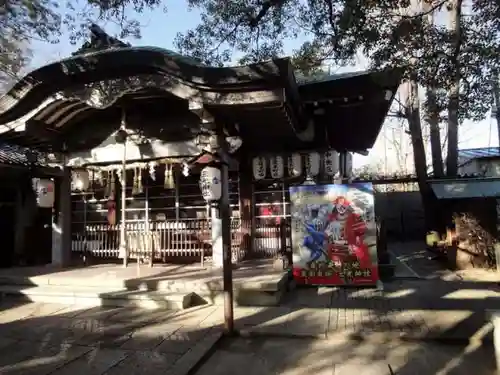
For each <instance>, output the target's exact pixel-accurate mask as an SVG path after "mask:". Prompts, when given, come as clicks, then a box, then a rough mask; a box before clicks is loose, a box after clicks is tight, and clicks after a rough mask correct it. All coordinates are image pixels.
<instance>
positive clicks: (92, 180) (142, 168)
mask: <svg viewBox="0 0 500 375" xmlns="http://www.w3.org/2000/svg"><path fill="white" fill-rule="evenodd" d="M160 165H164V166H165V171H164V173H163V174H162V176H158V173H157V167H158V166H160ZM126 169H127V170H132V171H133V172H134V176H133V182H132V186H131V187H132V194H133V195H137V194H141V193H142V192H143V190H144V188H143V176H144V174H145V173H146V174H149V177H150V179H151V180H153V181H158V182H159V181H160V178H161V177H163V185H164V187H165V189H174V188H175V179H174V166H173V163H171V162H165V161H153V162H147V163H130V164H128V165H127V168H126ZM116 182H118V183H120V184H121V185H123V181H122V168H121V167H120V166H117V165H108V166H102V167H101V166H91V167H89V168H88V169H77V168H75V169H73V171H72V177H71V190H72V191H79V192H83V191H87V190H89V189H90V188H92V187H93V186H95V185H98V186H100V187H103V188H105V190H106V195H107V196H112V195H114V193H115V184H116ZM160 183H161V182H160Z"/></svg>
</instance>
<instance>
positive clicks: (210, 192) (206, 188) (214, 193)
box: [200, 167, 222, 202]
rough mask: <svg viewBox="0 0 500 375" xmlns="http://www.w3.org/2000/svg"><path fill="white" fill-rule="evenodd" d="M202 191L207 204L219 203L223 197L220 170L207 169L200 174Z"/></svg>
mask: <svg viewBox="0 0 500 375" xmlns="http://www.w3.org/2000/svg"><path fill="white" fill-rule="evenodd" d="M200 189H201V195H202V196H203V199H205V200H206V201H207V202H211V201H217V200H219V199H220V197H221V195H222V185H221V172H220V170H219V169H218V168H214V167H205V168H203V169H202V171H201V173H200Z"/></svg>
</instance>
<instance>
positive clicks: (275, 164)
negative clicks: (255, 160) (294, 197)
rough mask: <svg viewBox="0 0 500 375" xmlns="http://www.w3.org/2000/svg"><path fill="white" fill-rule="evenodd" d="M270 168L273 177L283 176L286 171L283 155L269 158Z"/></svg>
mask: <svg viewBox="0 0 500 375" xmlns="http://www.w3.org/2000/svg"><path fill="white" fill-rule="evenodd" d="M269 169H270V170H271V177H272V178H275V179H276V178H283V175H284V173H285V166H284V164H283V157H281V156H279V155H278V156H271V157H270V158H269Z"/></svg>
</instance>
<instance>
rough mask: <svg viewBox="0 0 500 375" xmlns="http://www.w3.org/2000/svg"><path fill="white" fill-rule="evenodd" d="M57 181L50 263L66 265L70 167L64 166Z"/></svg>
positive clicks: (69, 236)
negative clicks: (56, 202)
mask: <svg viewBox="0 0 500 375" xmlns="http://www.w3.org/2000/svg"><path fill="white" fill-rule="evenodd" d="M58 182H59V183H58V185H59V186H58V189H57V190H56V191H57V196H56V199H57V200H58V204H57V205H56V209H57V211H58V212H57V213H56V215H55V221H54V223H52V265H55V266H58V267H67V266H69V265H70V263H71V168H69V167H64V169H63V176H62V177H61V178H59V181H58Z"/></svg>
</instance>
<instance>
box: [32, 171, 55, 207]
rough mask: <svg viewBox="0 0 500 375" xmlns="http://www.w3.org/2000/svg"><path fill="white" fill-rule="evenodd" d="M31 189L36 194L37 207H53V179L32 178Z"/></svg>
mask: <svg viewBox="0 0 500 375" xmlns="http://www.w3.org/2000/svg"><path fill="white" fill-rule="evenodd" d="M33 191H34V192H35V194H36V203H37V205H38V207H42V208H51V207H54V181H52V180H47V179H40V178H34V179H33Z"/></svg>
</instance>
